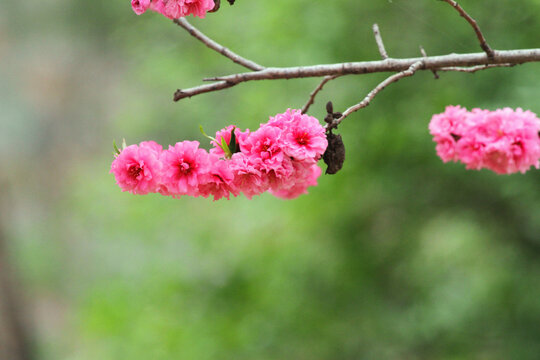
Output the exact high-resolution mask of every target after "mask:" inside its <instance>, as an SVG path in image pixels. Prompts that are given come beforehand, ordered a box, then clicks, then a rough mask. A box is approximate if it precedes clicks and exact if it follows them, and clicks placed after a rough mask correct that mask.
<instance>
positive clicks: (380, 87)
mask: <svg viewBox="0 0 540 360" xmlns="http://www.w3.org/2000/svg"><path fill="white" fill-rule="evenodd" d="M423 64H424V62H423V61H422V60H420V61H417V62H415V63H414V64H412V65H411V66H410V67H409V68H408V69H407V70H404V71H401V72H399V73H397V74H394V75H392V76H390V77H388V78H386V79H385V80H384V81H383V82H381V83H380V84H379V85H377V86H376V87H375V88H374V89H373V90H371V91H370V92H369V94H367V96H366V97H365V98H364V99H363V100H362V101H361V102H359V103H358V104H356V105H353V106H351V107H350V108H348V109H347V110H345V111H344V112H343V115H342V116H341V117H340V118H339V119H336V120H334V121H333V122H331V123H330V124H327V125H326V129H327V130H330V129H333V128H336V127H337V126H338V125H339V124H340V123H341V122H342V121H343V120H344V119H345V118H346V117H347V116H349V115H351V114H352V113H353V112H355V111H358V110H360V109H362V108H365V107H367V106H369V104H370V103H371V101H372V100H373V99H374V98H375V96H377V94H378V93H380V92H381V91H382V90H384V88H386V87H387V86H388V85H390V84H392V83H395V82H397V81H399V80H400V79H403V78H404V77H408V76H412V75H414V73H416V71H417V70H420V69H421V68H422V66H423Z"/></svg>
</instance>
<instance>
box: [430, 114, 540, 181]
mask: <svg viewBox="0 0 540 360" xmlns="http://www.w3.org/2000/svg"><path fill="white" fill-rule="evenodd" d="M429 131H430V133H431V135H433V141H435V142H436V143H437V147H436V150H437V155H439V157H440V158H441V159H442V160H443V161H444V162H448V161H461V162H462V163H464V164H465V165H466V167H467V169H473V170H480V169H482V168H487V169H490V170H492V171H494V172H496V173H497V174H511V173H515V172H518V171H519V172H522V173H525V172H526V171H527V170H528V169H529V168H530V167H531V166H534V167H536V168H537V169H538V168H539V166H540V161H539V159H540V133H539V132H540V119H539V118H538V117H537V116H536V115H535V114H534V113H533V112H531V111H528V110H527V111H523V110H522V109H520V108H518V109H516V110H513V109H510V108H504V109H498V110H495V111H489V110H482V109H473V110H472V111H467V110H466V109H464V108H462V107H460V106H448V107H447V108H446V110H445V112H444V113H442V114H437V115H434V116H433V118H432V119H431V122H430V124H429Z"/></svg>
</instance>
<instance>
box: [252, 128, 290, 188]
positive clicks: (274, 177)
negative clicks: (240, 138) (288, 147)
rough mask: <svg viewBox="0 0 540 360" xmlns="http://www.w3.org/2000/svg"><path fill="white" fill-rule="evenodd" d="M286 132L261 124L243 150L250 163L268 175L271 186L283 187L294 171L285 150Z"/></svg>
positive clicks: (263, 174) (264, 174)
mask: <svg viewBox="0 0 540 360" xmlns="http://www.w3.org/2000/svg"><path fill="white" fill-rule="evenodd" d="M283 139H284V134H283V132H282V130H281V129H279V128H277V127H272V126H261V127H260V128H259V129H258V130H257V131H255V132H253V133H251V134H250V135H249V137H248V138H247V139H246V140H245V142H244V144H243V149H242V152H243V153H244V154H246V156H247V157H248V161H249V162H250V164H253V166H254V167H255V168H256V169H257V170H258V171H260V172H261V174H262V176H267V177H268V181H269V183H270V187H273V188H276V187H281V186H282V184H283V182H284V181H285V180H286V179H287V178H288V177H289V176H290V175H291V173H292V172H293V171H294V169H293V166H292V163H291V159H290V158H289V157H288V156H287V155H286V154H285V153H284V152H283V146H284V143H283Z"/></svg>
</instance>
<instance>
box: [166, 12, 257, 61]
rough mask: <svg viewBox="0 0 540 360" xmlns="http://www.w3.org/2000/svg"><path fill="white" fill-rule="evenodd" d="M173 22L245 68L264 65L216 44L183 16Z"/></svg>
mask: <svg viewBox="0 0 540 360" xmlns="http://www.w3.org/2000/svg"><path fill="white" fill-rule="evenodd" d="M173 21H174V23H175V24H177V25H179V26H181V27H183V28H184V29H186V30H187V31H188V32H189V33H190V34H191V36H193V37H195V38H196V39H198V40H199V41H200V42H202V43H203V44H204V45H206V46H208V47H209V48H210V49H212V50H215V51H217V52H218V53H220V54H221V55H223V56H225V57H228V58H229V59H231V60H232V61H233V62H235V63H237V64H239V65H242V66H243V67H245V68H248V69H250V70H254V71H258V70H263V69H264V66H261V65H259V64H257V63H255V62H253V61H251V60H248V59H245V58H243V57H242V56H240V55H238V54H236V53H234V52H233V51H231V50H229V49H227V48H226V47H225V46H223V45H221V44H218V43H217V42H215V41H214V40H212V39H210V38H209V37H208V36H206V35H204V34H203V33H202V32H201V31H200V30H198V29H197V28H196V27H194V26H193V25H191V24H190V23H189V22H188V21H187V20H186V19H185V18H179V19H174V20H173Z"/></svg>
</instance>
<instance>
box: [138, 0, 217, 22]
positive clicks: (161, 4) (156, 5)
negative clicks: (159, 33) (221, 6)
mask: <svg viewBox="0 0 540 360" xmlns="http://www.w3.org/2000/svg"><path fill="white" fill-rule="evenodd" d="M131 7H132V8H133V11H135V13H136V14H137V15H141V14H142V13H144V12H146V10H149V9H150V10H152V11H155V12H158V13H161V14H163V15H165V16H166V17H168V18H169V19H178V18H181V17H186V16H188V15H193V16H198V17H200V18H204V17H205V16H206V12H208V11H210V10H212V9H213V8H214V0H131Z"/></svg>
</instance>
